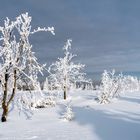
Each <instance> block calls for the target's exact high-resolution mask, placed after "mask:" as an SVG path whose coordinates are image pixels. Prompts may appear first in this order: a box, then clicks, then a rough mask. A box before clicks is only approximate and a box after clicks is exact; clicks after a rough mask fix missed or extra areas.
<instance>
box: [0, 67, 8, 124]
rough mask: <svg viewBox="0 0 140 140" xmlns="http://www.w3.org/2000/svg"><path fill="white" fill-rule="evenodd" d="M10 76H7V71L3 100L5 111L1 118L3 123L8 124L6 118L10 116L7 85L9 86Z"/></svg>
mask: <svg viewBox="0 0 140 140" xmlns="http://www.w3.org/2000/svg"><path fill="white" fill-rule="evenodd" d="M8 76H9V75H8V74H7V70H6V74H5V83H4V94H3V100H2V109H3V114H2V117H1V121H2V122H6V117H7V114H8V106H7V105H6V100H7V90H8V89H7V84H8Z"/></svg>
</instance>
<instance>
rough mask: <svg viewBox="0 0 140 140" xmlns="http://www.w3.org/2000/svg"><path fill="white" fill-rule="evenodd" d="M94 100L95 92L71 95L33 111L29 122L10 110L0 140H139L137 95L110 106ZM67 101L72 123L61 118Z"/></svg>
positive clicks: (128, 95) (139, 97) (1, 126)
mask: <svg viewBox="0 0 140 140" xmlns="http://www.w3.org/2000/svg"><path fill="white" fill-rule="evenodd" d="M96 96H97V91H81V90H79V91H78V90H75V91H71V92H69V97H68V100H67V101H63V99H58V100H57V104H56V106H55V107H48V108H42V109H36V110H35V111H34V114H33V115H32V117H31V118H29V117H28V116H27V115H28V114H26V113H20V114H19V111H18V110H17V109H16V107H14V106H12V108H11V110H10V113H9V116H8V121H7V122H6V123H0V140H140V92H132V93H125V94H124V95H123V96H121V97H120V98H119V99H115V100H113V101H112V102H111V103H110V104H98V103H97V102H96V101H95V97H96ZM69 101H71V107H72V110H73V112H74V119H73V120H72V121H69V122H66V121H63V120H62V119H61V116H62V114H63V113H64V111H65V104H66V103H67V102H69ZM1 113H2V110H1V109H0V115H1Z"/></svg>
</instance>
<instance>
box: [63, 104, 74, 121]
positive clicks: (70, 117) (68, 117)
mask: <svg viewBox="0 0 140 140" xmlns="http://www.w3.org/2000/svg"><path fill="white" fill-rule="evenodd" d="M61 118H62V119H63V120H64V121H72V120H73V119H74V112H73V111H72V107H71V102H69V103H68V104H67V105H66V110H65V112H64V113H63V115H62V117H61Z"/></svg>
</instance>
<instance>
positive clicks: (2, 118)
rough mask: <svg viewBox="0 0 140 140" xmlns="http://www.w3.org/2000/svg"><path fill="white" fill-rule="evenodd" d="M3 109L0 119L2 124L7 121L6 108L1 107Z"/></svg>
mask: <svg viewBox="0 0 140 140" xmlns="http://www.w3.org/2000/svg"><path fill="white" fill-rule="evenodd" d="M2 108H3V113H2V117H1V121H2V122H6V121H7V115H8V106H5V105H4V106H2Z"/></svg>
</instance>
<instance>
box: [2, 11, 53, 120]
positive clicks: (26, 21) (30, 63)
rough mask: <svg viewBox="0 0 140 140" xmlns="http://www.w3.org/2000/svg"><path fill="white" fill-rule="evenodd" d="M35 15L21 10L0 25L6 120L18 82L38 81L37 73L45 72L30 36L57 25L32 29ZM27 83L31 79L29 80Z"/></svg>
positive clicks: (3, 102) (4, 118)
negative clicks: (13, 18) (33, 49)
mask: <svg viewBox="0 0 140 140" xmlns="http://www.w3.org/2000/svg"><path fill="white" fill-rule="evenodd" d="M31 20H32V18H31V17H30V16H29V15H28V13H25V14H21V15H20V16H18V17H17V18H16V20H15V21H10V20H9V19H8V18H6V20H5V21H4V26H0V32H1V38H0V41H1V42H0V43H1V45H0V62H1V67H0V77H1V85H2V90H3V93H2V97H3V98H2V109H3V113H2V118H1V121H2V122H5V121H6V118H7V115H8V109H9V105H10V103H11V101H12V100H13V99H14V97H15V93H16V88H17V82H18V81H22V82H25V81H26V82H27V79H28V81H31V82H32V83H33V85H36V86H38V85H37V82H36V81H37V74H38V72H40V73H42V70H43V67H44V65H40V64H39V63H38V62H37V58H36V57H35V55H34V52H33V51H32V45H31V44H30V42H29V36H30V35H32V34H34V33H36V32H39V31H50V32H52V33H53V34H54V32H53V30H54V28H53V27H52V28H50V27H48V28H40V27H38V28H37V29H36V30H33V31H32V30H31V25H30V24H31ZM27 83H28V82H27Z"/></svg>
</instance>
